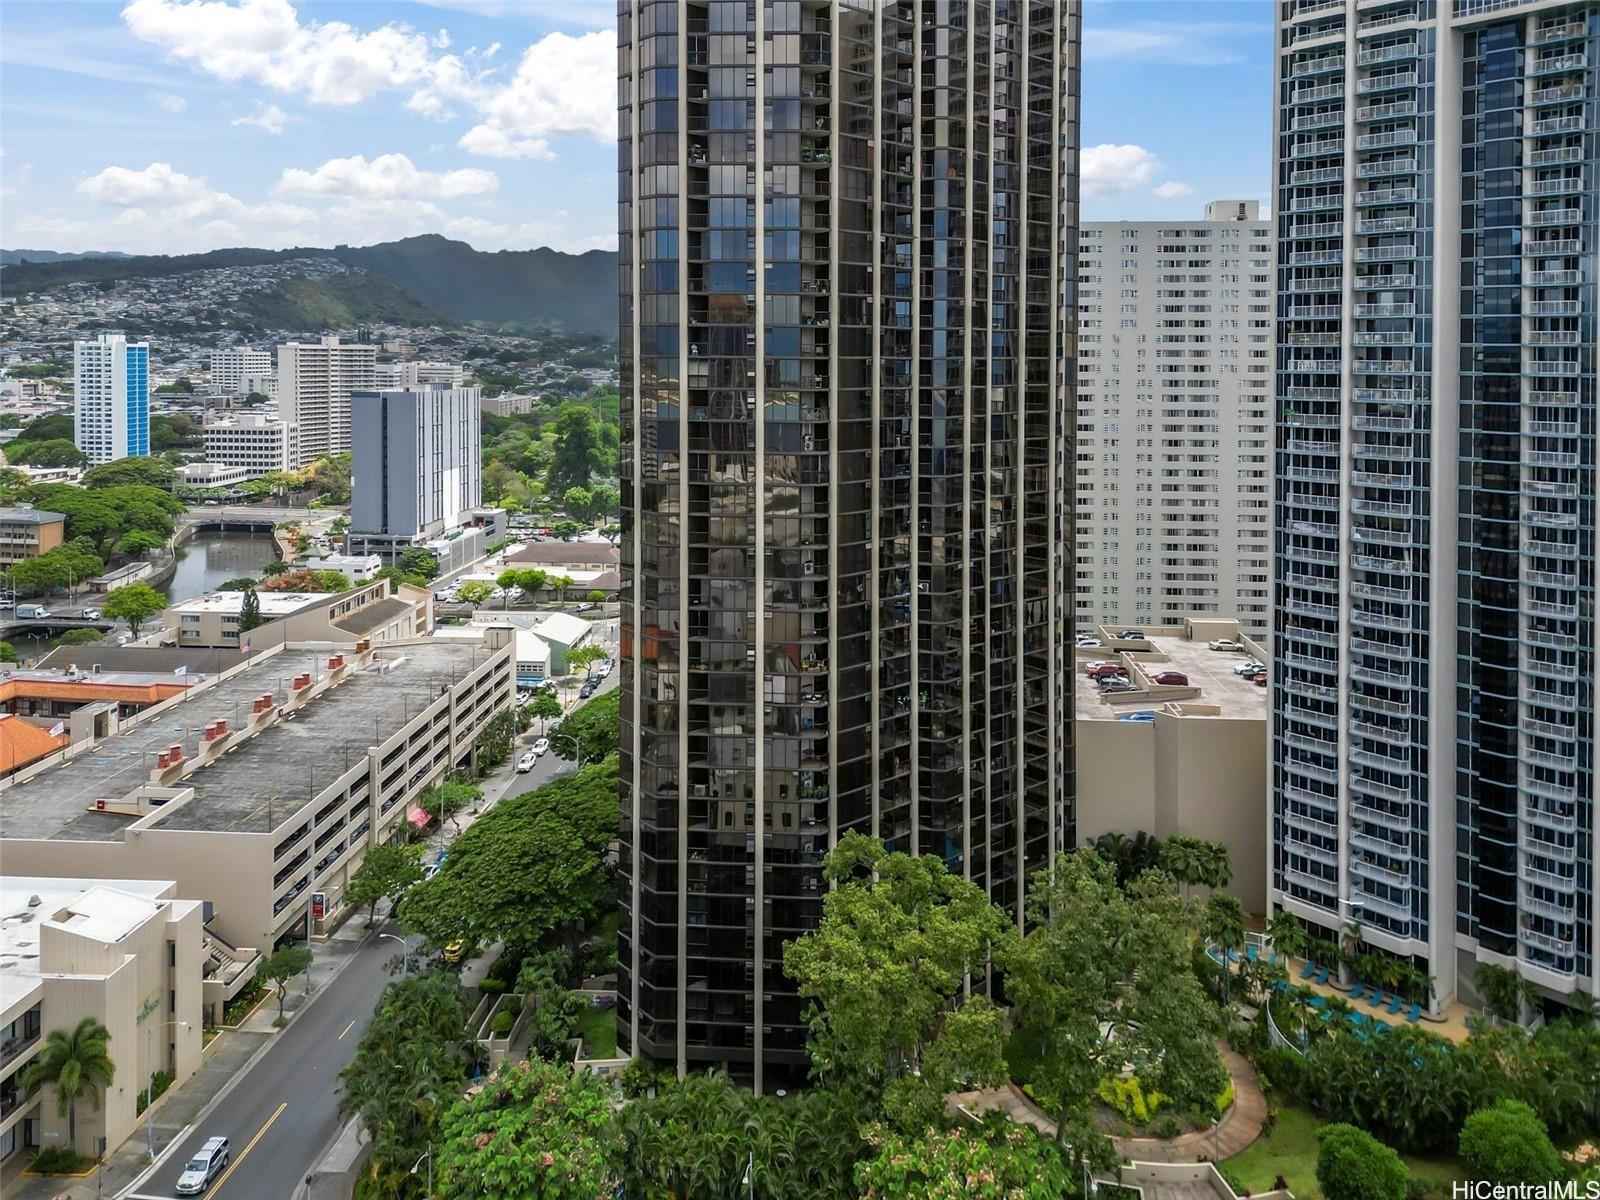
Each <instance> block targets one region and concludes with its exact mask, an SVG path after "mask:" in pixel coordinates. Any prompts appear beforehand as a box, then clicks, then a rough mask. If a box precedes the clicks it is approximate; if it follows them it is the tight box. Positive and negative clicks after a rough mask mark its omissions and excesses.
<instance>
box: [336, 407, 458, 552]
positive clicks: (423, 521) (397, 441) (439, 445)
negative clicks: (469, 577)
mask: <svg viewBox="0 0 1600 1200" xmlns="http://www.w3.org/2000/svg"><path fill="white" fill-rule="evenodd" d="M479 397H480V391H479V389H478V388H475V387H470V388H450V387H442V386H439V387H419V388H399V389H390V390H385V391H374V392H357V393H356V394H355V396H354V398H353V401H352V403H353V405H354V409H353V426H354V430H355V450H354V452H353V454H352V455H351V493H350V528H351V530H352V539H353V540H359V541H360V542H361V543H362V544H363V545H365V546H367V548H368V549H369V550H371V549H373V548H374V547H373V546H372V545H370V544H369V543H371V542H373V541H374V539H375V538H379V537H386V538H389V539H392V540H393V541H394V542H396V543H397V544H398V543H410V542H412V541H414V540H416V539H417V538H419V537H424V536H432V535H436V534H440V533H444V532H445V531H447V530H454V529H456V528H457V527H458V526H459V525H461V523H462V521H463V518H464V517H465V516H466V514H467V513H468V510H470V509H474V508H477V507H478V505H479V503H480V502H481V500H482V494H483V483H482V452H481V449H480V446H479V429H480V427H481V424H482V419H481V417H480V409H479Z"/></svg>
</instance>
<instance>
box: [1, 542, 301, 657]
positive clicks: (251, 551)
mask: <svg viewBox="0 0 1600 1200" xmlns="http://www.w3.org/2000/svg"><path fill="white" fill-rule="evenodd" d="M277 557H278V547H277V543H276V542H274V541H273V539H272V535H271V534H269V533H197V534H195V535H194V536H193V537H192V538H190V539H189V540H188V541H187V542H185V543H184V544H183V545H182V546H180V547H179V548H178V565H177V569H176V570H175V571H174V572H173V574H172V578H171V579H169V580H168V581H167V582H166V583H164V584H161V585H159V586H158V587H157V588H156V590H157V591H158V592H160V593H161V594H162V595H163V596H165V597H166V598H167V599H168V600H187V599H189V598H190V597H193V596H198V595H201V594H202V593H204V592H210V591H215V590H216V588H217V587H218V585H220V584H223V583H226V582H227V581H228V580H230V579H238V578H239V577H240V576H242V575H254V574H256V573H257V572H258V571H260V570H261V568H262V567H264V566H266V565H267V564H268V563H269V562H272V561H273V560H274V559H275V558H277ZM50 602H51V605H52V607H54V608H58V609H64V608H67V607H68V603H67V598H66V596H65V595H64V594H63V595H60V596H54V597H52V598H51V601H50ZM10 640H11V644H12V645H13V646H15V647H16V650H17V653H18V654H19V655H21V656H22V660H23V661H24V662H31V661H32V660H33V659H35V658H38V657H40V656H42V655H44V654H45V653H47V652H48V651H49V649H50V647H51V645H52V644H53V643H54V640H55V639H54V638H52V637H17V638H12V639H10Z"/></svg>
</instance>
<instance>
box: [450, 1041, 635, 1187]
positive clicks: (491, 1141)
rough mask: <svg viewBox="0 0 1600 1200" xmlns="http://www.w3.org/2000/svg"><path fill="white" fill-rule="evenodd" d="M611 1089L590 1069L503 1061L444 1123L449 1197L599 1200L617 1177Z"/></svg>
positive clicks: (456, 1104) (539, 1061)
mask: <svg viewBox="0 0 1600 1200" xmlns="http://www.w3.org/2000/svg"><path fill="white" fill-rule="evenodd" d="M611 1143H612V1133H611V1087H610V1085H609V1084H608V1083H607V1082H606V1081H605V1080H604V1079H602V1078H601V1077H600V1076H599V1075H596V1074H595V1073H593V1072H592V1071H574V1070H573V1069H572V1068H571V1067H570V1066H568V1065H566V1064H560V1063H551V1062H545V1061H544V1060H542V1059H538V1058H535V1059H531V1060H528V1061H525V1062H517V1063H506V1064H504V1065H502V1066H501V1067H500V1068H499V1069H498V1070H496V1071H494V1072H493V1073H491V1074H490V1075H489V1077H488V1078H487V1079H486V1080H484V1081H483V1083H482V1084H481V1085H480V1086H479V1087H477V1088H475V1089H474V1090H473V1094H472V1095H470V1096H466V1097H464V1098H461V1099H458V1100H456V1101H455V1102H454V1103H453V1104H452V1105H451V1106H450V1107H449V1109H448V1110H446V1111H445V1113H444V1114H443V1116H442V1117H441V1118H440V1121H439V1131H438V1139H437V1146H438V1155H439V1159H438V1170H437V1172H436V1173H435V1176H434V1186H435V1191H436V1193H437V1194H438V1195H439V1196H441V1197H443V1198H444V1200H595V1198H596V1197H599V1196H608V1195H611V1194H612V1192H613V1191H614V1189H615V1186H616V1183H615V1179H614V1177H613V1173H612V1167H611V1164H610V1159H611V1157H612V1155H611Z"/></svg>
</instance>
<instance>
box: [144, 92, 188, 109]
mask: <svg viewBox="0 0 1600 1200" xmlns="http://www.w3.org/2000/svg"><path fill="white" fill-rule="evenodd" d="M150 103H151V104H154V105H155V106H156V107H157V108H159V109H162V110H163V111H165V112H169V113H174V114H176V113H181V112H183V111H184V109H186V108H188V107H189V102H188V101H187V100H185V99H184V98H183V97H182V96H176V95H174V94H173V93H171V92H151V93H150Z"/></svg>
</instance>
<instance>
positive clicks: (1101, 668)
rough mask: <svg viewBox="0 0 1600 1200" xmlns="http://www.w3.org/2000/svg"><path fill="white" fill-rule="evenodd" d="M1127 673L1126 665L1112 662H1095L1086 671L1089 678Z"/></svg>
mask: <svg viewBox="0 0 1600 1200" xmlns="http://www.w3.org/2000/svg"><path fill="white" fill-rule="evenodd" d="M1127 673H1128V668H1127V667H1124V666H1121V665H1119V664H1117V663H1114V662H1103V663H1096V664H1095V665H1094V666H1092V667H1090V668H1089V671H1088V674H1089V678H1091V679H1104V678H1105V677H1106V676H1107V675H1126V674H1127Z"/></svg>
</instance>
